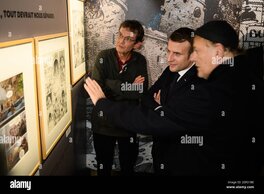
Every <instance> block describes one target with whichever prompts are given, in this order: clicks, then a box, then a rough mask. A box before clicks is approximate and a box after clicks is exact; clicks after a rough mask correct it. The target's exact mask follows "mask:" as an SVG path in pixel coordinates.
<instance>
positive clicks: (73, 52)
mask: <svg viewBox="0 0 264 194" xmlns="http://www.w3.org/2000/svg"><path fill="white" fill-rule="evenodd" d="M67 3H68V24H69V34H70V35H69V43H70V60H71V62H70V64H71V83H72V85H74V84H75V83H76V82H77V81H78V80H80V79H81V78H82V77H83V76H84V74H85V73H86V63H85V37H84V1H82V0H68V1H67Z"/></svg>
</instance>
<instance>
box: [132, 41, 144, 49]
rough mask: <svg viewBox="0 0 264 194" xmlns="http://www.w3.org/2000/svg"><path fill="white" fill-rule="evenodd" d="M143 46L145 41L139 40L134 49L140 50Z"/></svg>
mask: <svg viewBox="0 0 264 194" xmlns="http://www.w3.org/2000/svg"><path fill="white" fill-rule="evenodd" d="M142 46H143V42H140V41H139V42H137V43H136V44H135V45H134V49H136V50H140V49H141V48H142Z"/></svg>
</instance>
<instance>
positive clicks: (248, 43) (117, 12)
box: [85, 0, 264, 172]
mask: <svg viewBox="0 0 264 194" xmlns="http://www.w3.org/2000/svg"><path fill="white" fill-rule="evenodd" d="M263 4H264V2H263V0H214V1H212V0H87V1H86V2H85V34H86V43H85V44H86V45H85V46H86V51H88V52H87V55H86V61H87V70H88V71H91V70H92V69H93V66H94V62H95V57H96V56H97V54H98V53H99V52H100V51H101V50H103V49H108V48H113V47H114V43H115V38H116V32H118V27H119V25H120V23H121V22H122V21H124V20H125V19H136V20H139V21H140V22H142V24H143V26H144V29H145V40H144V44H143V47H142V48H141V49H140V50H138V51H139V52H141V53H142V54H143V55H144V56H145V57H146V59H147V65H148V73H149V85H150V86H151V85H152V84H153V83H154V82H155V81H156V80H157V79H158V77H159V76H160V74H161V73H162V71H163V70H164V69H165V68H166V67H167V65H168V64H167V56H166V53H167V40H168V37H169V36H170V34H171V33H172V32H173V31H174V30H176V29H177V28H180V27H190V28H192V29H196V28H198V27H200V26H201V25H203V24H204V23H205V22H208V21H211V20H226V21H227V22H228V23H230V24H231V25H232V26H233V27H234V29H235V30H236V31H237V33H239V35H240V45H241V46H242V47H243V48H249V47H256V46H259V45H261V44H263V42H264V40H263V37H264V29H263V18H264V16H263V15H264V14H263V9H264V5H263ZM88 123H89V121H88ZM89 125H91V124H90V123H89ZM89 134H90V136H89V138H88V140H87V141H88V144H89V145H88V148H87V152H88V154H87V166H88V167H89V168H92V169H96V160H95V152H94V149H93V143H92V142H93V141H92V135H91V134H92V133H89ZM146 139H147V141H146ZM139 142H140V153H139V159H138V162H137V165H136V170H138V171H141V172H142V171H145V172H150V171H151V168H150V166H151V163H152V158H151V153H150V150H151V147H152V142H151V139H149V138H145V137H144V136H141V135H139ZM116 152H117V151H116ZM113 169H119V163H118V159H117V157H115V160H114V166H113Z"/></svg>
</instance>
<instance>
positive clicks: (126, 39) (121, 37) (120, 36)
mask: <svg viewBox="0 0 264 194" xmlns="http://www.w3.org/2000/svg"><path fill="white" fill-rule="evenodd" d="M117 39H119V40H120V39H124V41H125V42H135V41H136V39H133V38H131V37H130V36H126V37H124V36H123V34H122V33H121V32H119V33H117Z"/></svg>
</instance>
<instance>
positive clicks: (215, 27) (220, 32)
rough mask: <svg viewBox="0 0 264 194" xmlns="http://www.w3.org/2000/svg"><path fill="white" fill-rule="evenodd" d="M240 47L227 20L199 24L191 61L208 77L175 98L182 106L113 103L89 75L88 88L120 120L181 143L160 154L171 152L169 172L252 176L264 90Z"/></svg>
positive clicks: (97, 102) (257, 164)
mask: <svg viewBox="0 0 264 194" xmlns="http://www.w3.org/2000/svg"><path fill="white" fill-rule="evenodd" d="M230 37H231V38H230ZM237 49H238V37H237V35H236V33H235V31H234V30H233V28H232V27H231V26H230V25H229V24H228V23H227V22H225V21H213V22H209V23H206V24H205V25H203V26H201V27H200V28H198V29H197V30H196V33H195V37H194V52H193V53H192V55H191V60H193V61H194V62H195V63H196V66H197V70H198V76H199V77H201V78H204V79H205V80H203V82H202V83H200V84H196V85H191V87H190V88H189V89H190V95H189V96H188V97H184V98H178V97H176V96H175V97H173V98H172V99H171V101H173V100H174V101H175V102H177V103H178V105H179V106H175V107H172V106H166V105H165V106H162V107H161V108H160V109H158V111H153V110H151V109H148V108H146V107H145V106H135V105H131V104H128V103H125V102H120V103H115V102H111V101H110V100H107V99H106V98H105V97H104V94H103V92H102V90H101V88H100V86H99V85H98V84H97V83H96V81H94V80H91V79H89V78H88V79H87V80H86V85H85V89H86V91H87V92H88V93H89V95H90V97H91V99H92V101H93V103H94V104H95V106H96V108H97V109H98V110H102V111H103V112H104V114H105V115H107V116H109V117H110V118H111V120H112V121H113V122H114V123H115V124H117V125H120V126H128V127H127V129H128V130H131V131H139V130H140V131H145V132H147V133H148V134H156V135H157V136H160V137H163V136H164V137H166V138H169V139H171V140H173V143H174V144H177V146H175V148H176V149H173V150H172V149H170V147H169V146H168V147H166V149H165V148H164V149H163V150H164V151H163V152H160V153H159V154H160V155H161V157H162V155H168V153H170V156H171V157H173V158H174V160H173V162H171V161H172V160H168V161H167V163H164V165H162V167H163V169H165V170H166V167H167V166H170V167H172V168H170V169H169V170H168V172H169V173H168V174H169V175H178V176H179V175H219V176H229V177H232V178H233V177H235V178H237V177H238V176H239V177H243V178H245V177H252V176H254V175H257V174H258V173H259V171H260V169H259V167H260V164H261V163H260V161H261V160H259V157H258V156H259V155H260V154H259V152H260V151H259V150H263V146H262V147H261V145H260V144H259V142H262V141H263V139H261V138H262V136H260V134H259V133H258V131H261V130H262V129H261V128H260V127H259V126H260V125H258V123H259V121H260V120H261V116H262V115H263V110H264V108H263V109H261V108H260V107H261V106H259V102H261V101H262V100H263V99H264V97H262V96H261V95H260V94H261V91H264V89H263V87H262V86H261V85H259V82H257V81H256V80H255V79H253V77H252V76H251V75H250V74H248V72H249V71H248V70H247V66H246V65H247V63H246V60H244V57H243V56H242V55H240V56H236V55H237V54H238V53H237ZM246 70H247V71H246ZM261 87H262V88H261ZM262 105H263V103H262ZM179 107H183V108H182V109H179ZM255 109H259V110H258V111H259V112H261V113H260V114H259V112H255V111H254V110H255ZM256 113H258V114H259V115H258V114H256ZM262 117H263V116H262ZM160 132H162V133H160ZM177 137H179V138H178V139H177ZM199 139H200V140H201V141H199ZM198 142H200V144H197V143H198ZM258 148H260V149H258ZM262 155H263V154H262Z"/></svg>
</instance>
